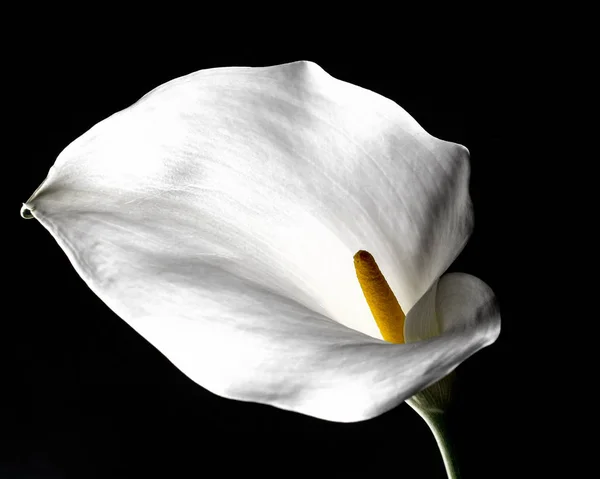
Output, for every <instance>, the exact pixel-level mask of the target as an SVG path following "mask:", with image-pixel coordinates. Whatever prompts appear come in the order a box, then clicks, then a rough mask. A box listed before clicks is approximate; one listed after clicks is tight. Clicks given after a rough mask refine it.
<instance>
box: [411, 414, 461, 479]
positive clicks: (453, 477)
mask: <svg viewBox="0 0 600 479" xmlns="http://www.w3.org/2000/svg"><path fill="white" fill-rule="evenodd" d="M417 412H418V413H419V415H420V416H421V417H422V418H423V419H424V420H425V422H426V423H427V425H428V426H429V429H431V432H432V433H433V436H434V437H435V441H436V442H437V445H438V447H439V449H440V453H441V454H442V459H443V460H444V466H445V467H446V474H447V475H448V479H460V473H459V471H458V464H457V461H456V456H455V454H453V453H452V447H451V443H452V441H450V440H449V437H448V421H447V418H446V417H445V413H443V412H431V411H422V410H417Z"/></svg>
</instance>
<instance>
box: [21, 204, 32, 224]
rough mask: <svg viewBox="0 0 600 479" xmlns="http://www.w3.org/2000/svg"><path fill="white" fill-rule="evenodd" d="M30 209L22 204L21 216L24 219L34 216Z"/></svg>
mask: <svg viewBox="0 0 600 479" xmlns="http://www.w3.org/2000/svg"><path fill="white" fill-rule="evenodd" d="M32 211H33V208H32V207H30V206H28V205H27V204H26V203H23V206H21V218H25V219H26V220H30V219H32V218H33V217H34V216H33V214H32Z"/></svg>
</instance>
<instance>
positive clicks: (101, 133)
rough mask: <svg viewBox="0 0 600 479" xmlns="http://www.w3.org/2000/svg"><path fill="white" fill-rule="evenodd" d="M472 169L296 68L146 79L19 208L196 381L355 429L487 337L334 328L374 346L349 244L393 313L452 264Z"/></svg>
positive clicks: (376, 102)
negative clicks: (406, 336) (380, 285)
mask: <svg viewBox="0 0 600 479" xmlns="http://www.w3.org/2000/svg"><path fill="white" fill-rule="evenodd" d="M468 174H469V169H468V153H467V151H466V149H465V148H464V147H461V146H459V145H455V144H452V143H447V142H444V141H441V140H438V139H435V138H433V137H431V136H430V135H428V134H427V133H426V132H425V131H424V130H423V129H422V128H420V127H419V126H418V125H417V123H416V122H415V121H414V120H413V119H412V118H411V117H410V116H409V115H408V114H407V113H406V112H405V111H404V110H403V109H402V108H400V107H399V106H398V105H396V104H395V103H393V102H391V101H390V100H387V99H385V98H383V97H381V96H379V95H377V94H375V93H373V92H370V91H368V90H364V89H361V88H359V87H356V86H354V85H350V84H348V83H345V82H341V81H339V80H336V79H334V78H332V77H331V76H329V75H328V74H327V73H325V72H324V71H323V70H322V69H321V68H319V67H318V66H317V65H315V64H312V63H308V62H298V63H292V64H286V65H281V66H276V67H269V68H225V69H213V70H205V71H200V72H197V73H194V74H191V75H188V76H186V77H182V78H179V79H177V80H174V81H172V82H169V83H167V84H165V85H162V86H161V87H159V88H157V89H155V90H154V91H152V92H150V93H149V94H148V95H146V96H145V97H143V98H142V99H141V100H140V101H138V102H137V103H136V104H134V105H132V106H131V107H130V108H128V109H126V110H124V111H122V112H119V113H117V114H115V115H113V116H111V117H109V118H108V119H106V120H105V121H103V122H101V123H99V124H98V125H96V126H95V127H93V128H92V129H91V130H89V131H88V132H87V133H85V134H84V135H83V136H82V137H80V138H78V139H77V140H75V141H74V142H73V143H72V144H71V145H69V146H68V147H67V148H66V149H65V150H64V151H63V152H62V153H61V154H60V155H59V157H58V159H57V161H56V163H55V165H54V166H53V167H52V169H51V170H50V172H49V174H48V177H47V178H46V180H45V182H44V183H43V184H42V185H41V186H40V188H38V190H36V192H35V193H34V195H33V196H32V197H31V198H30V200H29V201H28V202H27V204H26V205H25V208H28V209H30V210H31V211H32V213H33V215H34V216H35V217H36V218H37V219H38V220H39V221H40V222H41V223H42V224H43V225H44V226H45V227H46V228H47V229H48V230H49V231H50V233H51V234H52V235H53V236H54V237H55V239H56V240H57V241H58V243H59V244H60V246H61V247H62V248H63V249H64V251H65V252H66V253H67V255H68V257H69V259H70V260H71V262H72V264H73V265H74V267H75V268H76V270H77V271H78V273H79V274H80V275H81V277H82V278H83V279H84V280H85V281H86V282H87V284H88V285H89V286H90V288H91V289H92V290H93V291H94V292H95V293H96V294H97V295H98V296H99V297H100V298H101V299H102V300H103V301H104V302H105V303H106V304H107V305H108V306H109V307H110V308H111V309H113V310H114V311H115V312H116V313H117V314H118V315H120V316H121V317H122V318H123V319H124V320H125V321H127V322H128V323H129V324H130V325H131V326H132V327H134V328H135V329H136V330H137V331H138V332H139V333H140V334H142V336H144V337H145V338H146V339H148V341H150V342H151V343H152V344H153V345H154V346H156V347H157V348H158V349H159V350H160V351H161V352H163V354H165V355H166V356H167V357H168V358H169V359H170V360H171V361H172V362H173V363H174V364H175V365H176V366H177V367H179V368H180V369H181V370H182V371H183V372H184V373H185V374H187V375H188V376H189V377H190V378H192V379H193V380H195V381H196V382H198V383H199V384H200V385H202V386H204V387H206V388H207V389H209V390H211V391H213V392H215V393H217V394H220V395H222V396H226V397H231V398H236V399H241V400H247V401H257V402H263V403H268V404H273V405H275V406H278V407H281V408H284V409H291V410H295V411H299V412H303V413H305V414H310V415H313V416H316V417H321V418H325V419H331V420H337V421H354V420H360V419H365V418H367V417H371V416H373V415H376V414H379V413H380V412H383V411H384V410H387V409H389V408H390V407H393V406H394V405H395V404H397V403H398V402H400V401H402V400H404V399H405V398H407V397H409V396H410V395H412V394H414V393H415V392H416V391H417V390H419V389H420V388H421V387H425V386H426V385H427V384H430V383H431V382H433V381H435V380H436V379H439V377H441V376H440V374H442V375H443V374H445V372H444V371H446V372H448V371H449V370H451V369H453V368H454V367H455V366H456V365H457V364H458V363H459V362H460V361H461V360H463V359H464V358H466V357H467V356H468V355H469V354H472V353H473V352H474V351H476V350H477V349H479V348H481V347H483V346H484V345H485V344H487V341H488V338H487V337H484V338H482V337H481V336H480V335H479V332H478V331H479V330H478V328H470V329H468V330H465V331H460V332H456V333H453V334H452V335H449V336H447V337H446V336H444V337H442V338H436V339H434V340H432V341H430V342H424V343H418V344H416V345H401V346H397V345H390V344H386V343H383V342H380V341H377V340H376V339H372V338H370V337H368V336H365V335H363V334H361V333H359V332H357V331H353V330H351V329H348V328H346V327H344V326H343V325H347V326H349V327H351V328H354V329H356V330H358V331H362V332H363V333H365V334H367V335H370V336H372V337H375V338H376V337H379V332H378V330H377V328H376V326H375V324H374V322H373V320H372V317H371V315H370V311H369V310H368V307H367V306H366V303H365V301H364V297H363V296H362V292H361V290H360V288H359V286H358V282H357V281H356V277H355V274H354V267H353V261H352V256H353V254H354V253H355V252H356V251H357V250H359V249H366V250H368V251H370V252H371V253H372V254H373V255H374V256H375V258H376V259H377V261H378V263H379V264H380V267H381V269H382V271H383V273H384V274H385V275H386V278H387V279H388V281H389V283H390V285H391V286H392V288H393V289H394V291H395V292H396V295H397V297H398V299H399V300H400V302H401V304H402V305H403V307H404V308H405V310H406V309H410V308H411V307H412V306H413V305H414V304H415V302H416V301H417V300H418V298H419V297H420V296H421V295H422V294H423V293H424V292H425V291H426V290H427V289H428V288H429V287H430V285H431V284H432V282H433V281H434V280H435V279H436V278H437V277H438V276H439V274H440V273H441V272H442V271H443V270H445V268H446V267H447V266H448V265H449V264H450V262H451V261H452V260H453V259H454V258H455V256H456V255H457V254H458V252H459V251H460V249H461V248H462V247H463V245H464V243H465V242H466V239H467V237H468V234H469V232H470V226H471V211H470V203H469V198H468ZM411 313H412V311H411ZM409 316H410V313H409ZM452 317H453V316H452ZM338 323H339V324H338ZM450 346H451V347H450ZM438 359H439V361H438ZM432 378H434V379H432ZM430 379H431V381H430Z"/></svg>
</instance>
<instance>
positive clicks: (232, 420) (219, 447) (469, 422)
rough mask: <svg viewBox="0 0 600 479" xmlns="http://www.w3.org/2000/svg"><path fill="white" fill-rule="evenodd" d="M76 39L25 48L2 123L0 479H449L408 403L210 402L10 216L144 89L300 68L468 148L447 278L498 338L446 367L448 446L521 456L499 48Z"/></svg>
mask: <svg viewBox="0 0 600 479" xmlns="http://www.w3.org/2000/svg"><path fill="white" fill-rule="evenodd" d="M76 43H77V42H76V40H75V39H74V41H73V44H71V45H69V46H61V48H59V49H55V48H54V47H52V48H47V49H44V48H43V45H42V46H41V47H40V48H39V49H38V50H36V51H35V52H30V54H28V55H26V56H24V57H23V58H22V59H21V60H20V63H19V68H18V72H19V74H18V77H17V78H15V79H14V80H13V84H14V95H16V96H18V101H19V113H18V115H17V116H15V119H14V122H15V124H14V126H16V127H17V129H18V130H19V131H20V133H22V134H23V135H22V136H18V140H16V139H15V140H14V141H18V142H19V150H20V155H19V157H17V158H15V159H14V160H13V161H12V164H13V166H14V167H15V168H16V170H15V171H14V172H13V174H12V175H11V178H12V180H11V185H10V188H9V190H10V191H11V198H10V202H9V203H6V202H5V205H9V208H5V211H3V212H4V213H5V216H6V217H7V218H8V217H9V218H10V223H9V224H10V231H11V232H12V236H13V238H12V239H13V240H14V241H16V242H17V243H18V250H15V251H19V253H18V254H15V258H13V260H14V261H16V259H17V256H18V266H14V276H13V277H14V278H16V279H15V285H17V286H16V287H15V288H14V293H13V294H11V297H9V298H7V299H8V302H9V303H11V305H13V306H15V308H16V309H15V310H16V311H18V321H17V323H18V324H17V325H16V326H17V328H18V333H14V336H8V335H7V337H8V338H9V339H10V342H11V343H12V344H11V346H13V347H14V348H12V350H14V352H12V356H11V359H10V361H11V362H10V364H11V366H12V367H11V368H10V369H11V371H12V372H16V374H15V376H16V378H15V379H16V380H17V381H18V382H17V383H16V384H18V386H15V387H14V388H7V391H8V396H9V397H10V399H11V401H9V404H10V406H9V409H8V419H9V420H10V422H11V424H14V425H16V428H14V429H13V428H11V429H5V431H9V430H10V431H11V432H10V437H8V434H7V433H6V432H5V433H4V434H3V436H4V437H3V439H9V441H8V443H9V447H8V448H4V449H3V451H4V452H3V456H5V457H3V463H2V467H4V471H1V470H0V472H3V473H4V475H3V476H2V477H7V478H10V477H40V478H46V477H48V478H50V477H52V478H54V477H56V478H62V477H74V478H92V477H106V478H113V477H114V478H121V477H123V478H130V477H145V476H146V475H147V474H148V473H150V472H157V471H162V473H163V477H220V476H222V475H229V474H231V475H235V476H238V475H240V474H244V475H246V474H247V475H254V474H259V475H261V476H288V475H293V474H294V473H295V472H300V471H309V472H311V473H312V474H315V475H320V473H321V472H323V473H327V474H331V473H336V474H337V473H339V474H340V475H341V474H348V473H354V472H358V471H360V470H364V471H366V473H368V474H369V475H373V474H386V473H392V474H394V477H425V478H443V477H445V473H444V469H443V464H442V460H441V457H440V455H439V451H438V449H437V446H436V444H435V441H434V439H433V436H432V435H431V433H430V431H429V429H428V428H427V426H426V425H425V424H424V422H423V421H422V419H421V418H420V417H418V416H417V414H416V413H415V412H414V411H413V410H412V409H411V408H410V407H408V406H407V405H406V404H401V405H400V406H399V407H397V408H396V409H394V410H392V411H390V412H388V413H386V414H383V415H381V416H380V417H378V418H375V419H372V420H369V421H365V422H360V423H354V424H337V423H331V422H327V421H322V420H318V419H314V418H310V417H306V416H303V415H300V414H296V413H291V412H285V411H280V410H278V409H275V408H273V407H270V406H265V405H259V404H253V403H243V402H238V401H231V400H227V399H223V398H220V397H217V396H215V395H213V394H211V393H209V392H207V391H206V390H204V389H203V388H202V387H200V386H198V385H196V384H194V383H193V382H192V381H191V380H189V379H188V378H186V377H185V376H184V375H183V374H182V373H180V372H179V371H178V370H177V369H175V367H174V366H172V365H171V364H170V363H169V361H167V360H166V359H165V358H164V357H163V356H162V355H161V354H160V353H158V351H156V350H155V349H154V348H153V347H152V346H151V345H150V344H149V343H147V342H146V341H145V340H144V339H143V338H141V337H140V336H138V335H137V334H136V333H135V332H134V331H133V330H132V329H131V328H129V326H127V325H126V323H124V322H123V321H122V320H121V319H119V318H118V317H117V316H116V315H115V314H114V313H113V312H112V311H110V310H109V309H108V307H107V306H105V305H104V304H103V303H102V302H101V301H100V300H99V299H98V298H97V297H96V296H95V295H94V294H93V293H92V292H91V291H90V290H89V289H88V288H87V286H86V285H85V283H84V282H83V281H82V280H81V279H80V278H79V277H78V276H77V274H76V273H75V271H74V269H73V268H72V267H71V265H70V263H69V262H68V259H67V258H66V256H65V255H64V253H63V252H62V250H61V249H60V248H59V247H58V245H57V244H56V243H55V241H54V240H53V238H52V237H51V236H50V235H49V233H48V232H46V230H45V229H44V228H43V227H42V226H41V225H40V224H39V223H37V222H36V221H35V220H30V221H25V220H23V219H21V218H20V217H19V211H18V210H19V208H20V206H21V203H22V202H24V201H26V200H27V198H29V196H30V195H31V194H32V193H33V191H34V190H35V188H36V187H37V186H38V185H39V184H40V183H41V182H42V181H43V179H44V178H45V176H46V173H47V172H48V169H49V168H50V167H51V166H52V164H53V163H54V161H55V159H56V156H57V155H58V154H59V153H60V151H61V150H62V149H63V148H64V147H65V146H67V145H68V144H69V143H70V142H71V141H73V140H74V139H75V138H77V137H78V136H80V135H81V134H83V133H84V132H85V131H87V130H88V129H89V128H90V127H92V126H93V125H94V124H95V123H97V122H99V121H100V120H102V119H104V118H106V117H107V116H109V115H110V114H112V113H114V112H116V111H118V110H121V109H123V108H126V107H127V106H129V105H130V104H132V103H134V102H135V101H136V100H137V99H138V98H139V97H141V96H142V95H144V94H145V93H147V92H148V91H149V90H151V89H152V88H154V87H156V86H158V85H160V84H161V83H164V82H165V81H168V80H170V79H172V78H175V77H178V76H181V75H184V74H187V73H190V72H192V71H195V70H199V69H204V68H212V67H220V66H267V65H273V64H277V63H284V62H289V61H294V60H299V59H307V60H312V61H315V62H317V63H318V64H319V65H320V66H322V67H323V68H324V69H325V70H326V71H327V72H328V73H330V74H331V75H333V76H335V77H337V78H339V79H342V80H345V81H348V82H351V83H355V84H357V85H359V86H362V87H365V88H368V89H371V90H374V91H376V92H378V93H380V94H382V95H384V96H386V97H389V98H391V99H393V100H394V101H396V102H397V103H398V104H400V105H401V106H402V107H403V108H405V109H406V110H407V111H408V112H409V113H410V114H411V115H412V116H413V117H414V118H415V119H416V120H417V121H418V122H419V123H420V124H421V125H422V126H423V127H424V128H425V129H426V130H427V131H428V132H429V133H431V134H433V135H434V136H437V137H439V138H442V139H445V140H449V141H453V142H457V143H461V144H463V145H465V146H466V147H467V148H469V150H470V152H471V165H472V176H471V197H472V200H473V203H474V208H475V230H474V233H473V236H472V238H471V240H470V242H469V244H468V245H467V247H466V248H465V250H464V251H463V253H462V254H461V255H460V257H459V258H458V259H457V261H456V262H455V263H454V264H453V265H452V267H451V268H450V270H451V271H464V272H467V273H470V274H473V275H475V276H478V277H479V278H481V279H483V280H484V281H485V282H486V283H487V284H489V285H490V286H491V287H492V289H493V290H494V291H495V293H496V295H497V297H498V300H499V303H500V307H501V312H502V332H501V335H500V338H499V339H498V341H497V342H496V343H495V344H493V345H492V346H490V347H488V348H486V349H484V350H482V351H480V352H478V353H477V354H475V355H474V356H473V357H471V358H470V359H468V360H467V361H466V362H465V363H463V364H462V365H461V366H460V367H459V368H458V370H457V371H458V381H459V387H458V390H457V394H456V397H455V407H454V410H453V416H452V417H453V426H454V440H455V441H456V448H457V450H458V452H459V461H460V463H461V466H462V471H463V477H464V478H467V479H468V478H487V477H506V476H505V470H506V469H507V467H508V464H509V463H510V462H511V461H512V460H514V457H515V456H516V455H518V451H515V450H514V443H513V442H512V441H511V439H510V438H511V437H512V436H514V435H518V436H520V437H521V439H523V437H525V438H526V437H527V435H528V434H529V432H528V430H527V429H526V427H525V426H520V427H519V429H518V430H514V429H513V428H514V427H515V426H514V422H512V421H511V420H510V417H511V413H512V411H513V409H514V407H515V406H513V396H512V394H513V390H514V384H513V377H512V376H511V370H512V341H511V337H512V335H513V330H514V328H515V319H514V317H513V313H512V304H511V285H510V284H509V283H508V281H507V279H506V278H507V269H508V267H509V266H508V263H507V260H508V258H507V253H506V251H505V242H506V241H507V238H506V236H507V231H509V229H508V225H507V220H506V218H507V211H506V208H507V206H506V205H507V203H506V202H505V198H506V196H507V195H508V194H509V192H507V191H506V183H505V179H506V171H507V168H508V166H507V164H508V163H507V162H509V161H510V159H508V158H506V157H505V153H504V150H503V148H502V147H501V145H502V142H503V139H504V138H505V129H506V127H505V120H506V118H507V117H508V115H509V109H510V106H509V105H510V99H511V97H510V89H509V84H510V78H508V77H509V74H507V73H506V72H507V70H506V69H505V68H503V65H504V63H503V61H504V59H503V58H502V55H501V53H496V54H495V55H496V57H495V59H494V60H495V61H493V62H490V63H488V62H479V61H477V60H473V58H463V57H462V56H461V52H460V51H443V52H442V51H441V50H435V49H434V50H431V51H430V57H429V59H428V60H427V61H421V62H412V61H411V60H407V59H406V58H405V57H402V56H400V55H399V56H394V57H386V58H385V59H383V60H382V59H380V58H374V57H373V56H372V55H369V54H366V55H364V56H361V55H354V56H353V57H352V59H351V60H345V59H342V58H340V57H339V56H338V55H324V54H316V55H315V54H310V53H308V52H302V51H299V52H288V53H287V54H271V53H268V51H261V52H258V53H257V52H256V51H244V49H243V48H241V49H236V50H235V51H227V52H219V53H217V52H214V51H210V52H209V53H206V52H202V51H201V50H202V49H199V50H198V51H196V52H195V53H194V54H187V55H186V56H182V55H175V54H174V53H173V50H170V49H165V50H164V51H163V50H160V49H159V48H153V49H148V48H145V47H144V46H143V44H142V43H139V44H137V43H136V44H132V45H131V46H121V47H113V48H111V49H110V50H104V49H102V48H99V49H94V50H93V51H92V50H89V49H83V51H85V53H84V54H82V53H81V50H80V49H79V47H78V45H77V44H76ZM205 50H207V51H208V50H211V49H205ZM249 50H250V49H249ZM11 93H12V91H9V92H7V94H8V95H10V94H11ZM15 138H16V137H15ZM13 180H14V181H13ZM13 264H14V263H13ZM13 393H14V394H13ZM12 431H14V432H12ZM282 467H283V468H285V469H282ZM175 470H178V471H184V472H185V474H183V475H182V474H181V473H176V472H174V471H175ZM212 471H215V472H212ZM282 471H283V472H282ZM522 472H523V471H522ZM170 474H173V476H170Z"/></svg>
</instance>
